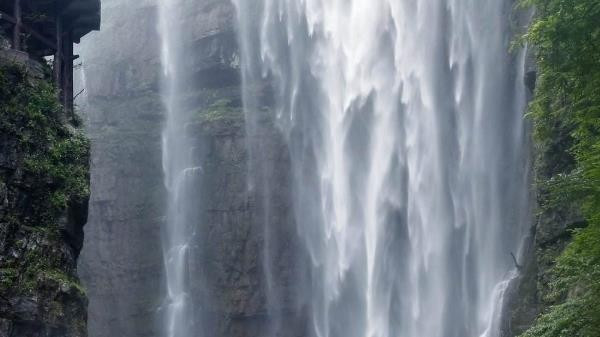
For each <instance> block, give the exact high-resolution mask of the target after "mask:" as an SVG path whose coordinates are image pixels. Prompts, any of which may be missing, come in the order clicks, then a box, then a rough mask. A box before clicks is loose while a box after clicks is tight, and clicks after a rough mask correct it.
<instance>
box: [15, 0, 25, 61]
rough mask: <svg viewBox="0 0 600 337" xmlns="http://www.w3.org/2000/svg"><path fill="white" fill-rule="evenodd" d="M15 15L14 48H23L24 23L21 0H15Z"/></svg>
mask: <svg viewBox="0 0 600 337" xmlns="http://www.w3.org/2000/svg"><path fill="white" fill-rule="evenodd" d="M14 16H15V27H14V30H13V49H15V50H21V25H22V24H23V22H22V21H23V20H22V17H21V0H15V7H14Z"/></svg>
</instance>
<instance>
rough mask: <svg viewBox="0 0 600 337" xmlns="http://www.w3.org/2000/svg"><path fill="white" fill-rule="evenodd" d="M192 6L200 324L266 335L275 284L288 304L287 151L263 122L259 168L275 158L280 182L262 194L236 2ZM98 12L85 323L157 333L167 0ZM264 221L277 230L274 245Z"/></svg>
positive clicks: (88, 100) (113, 5)
mask: <svg viewBox="0 0 600 337" xmlns="http://www.w3.org/2000/svg"><path fill="white" fill-rule="evenodd" d="M184 6H186V7H185V10H183V11H182V12H183V13H185V17H184V18H182V24H183V25H184V27H186V30H185V32H184V34H183V35H184V36H182V37H181V42H182V43H183V44H185V48H184V49H185V50H186V51H187V52H186V55H185V58H184V60H185V65H184V66H185V68H186V70H188V71H187V76H189V78H187V81H189V83H190V85H189V86H188V87H187V89H186V91H185V92H181V93H180V96H181V97H180V99H182V100H183V101H184V102H185V105H186V106H187V107H188V108H189V109H190V110H193V111H197V112H198V114H197V119H196V120H194V121H190V124H189V126H188V128H186V133H187V135H188V136H189V137H191V138H193V139H194V142H196V143H197V146H196V148H195V149H194V150H193V154H194V156H195V157H196V159H197V161H198V165H200V166H202V167H203V173H202V175H201V179H199V180H198V183H197V185H194V186H191V187H190V188H192V189H194V190H196V192H197V193H195V194H197V195H199V196H201V197H199V198H198V200H197V203H198V210H199V213H198V214H199V215H198V221H197V223H196V224H194V226H196V229H197V230H196V235H195V237H194V240H193V243H194V244H193V246H192V247H191V253H192V255H191V258H190V261H189V270H190V278H191V282H190V294H191V296H192V298H193V299H194V304H195V305H194V307H195V308H197V315H196V316H197V318H198V319H197V322H195V323H196V326H197V329H198V330H199V331H202V332H204V333H205V335H207V336H215V337H220V336H223V337H237V336H239V337H244V336H263V335H266V333H267V332H268V330H269V329H271V328H270V318H269V316H270V315H272V314H273V313H272V312H267V303H268V302H269V301H271V300H270V299H269V298H268V296H267V292H266V287H267V284H273V283H274V284H276V287H277V288H278V290H279V293H280V294H282V297H283V298H284V299H283V300H281V303H283V304H281V305H280V306H279V307H278V308H277V309H276V310H277V311H281V312H284V311H287V310H291V309H289V308H288V307H290V306H291V303H289V302H287V301H286V300H285V293H288V292H289V291H291V289H290V287H289V284H290V282H289V279H290V277H291V276H290V275H291V272H290V271H291V268H293V267H292V266H293V263H291V261H292V259H293V257H292V256H291V255H290V252H291V251H292V250H291V249H290V245H291V244H292V243H291V241H292V239H291V237H292V236H293V231H294V229H293V228H294V227H293V223H292V221H291V210H290V205H289V196H288V195H287V194H288V193H289V186H288V181H289V179H288V177H287V174H289V171H290V170H289V159H288V157H287V148H286V146H285V145H284V142H283V141H282V140H281V138H280V137H281V136H280V135H279V133H278V131H277V130H276V128H275V127H274V126H273V125H272V123H270V122H268V120H267V119H265V121H264V123H263V124H261V126H260V127H259V129H260V131H259V132H257V133H256V134H255V137H259V138H261V139H262V141H261V142H260V143H261V144H263V146H262V147H261V149H260V156H261V157H260V161H261V162H262V164H261V165H265V166H268V167H270V168H271V171H270V172H272V173H273V174H272V175H270V176H269V177H268V179H270V180H271V181H272V183H273V184H276V186H278V188H277V189H275V192H273V193H272V194H269V195H266V194H265V193H266V192H265V191H261V190H259V189H254V188H252V187H251V186H250V187H249V184H248V182H249V181H250V180H251V179H249V175H250V176H254V175H256V172H257V171H258V168H257V167H255V165H251V163H250V162H249V156H248V148H247V142H246V127H245V125H244V116H243V113H242V107H241V104H242V103H241V102H242V100H241V89H240V74H239V56H238V53H237V40H236V39H237V38H236V34H235V31H234V28H235V24H234V19H235V17H234V15H235V13H234V8H233V5H232V4H231V3H229V2H228V1H223V0H201V1H184ZM102 15H103V27H102V30H101V31H100V32H98V33H93V34H91V35H90V36H89V37H87V38H86V39H84V41H83V43H82V45H81V49H80V51H79V53H80V54H81V55H82V62H83V66H82V70H83V73H81V74H80V75H81V76H82V80H84V86H85V89H86V91H85V93H84V94H83V95H82V97H81V98H80V99H79V100H78V102H77V103H78V104H79V105H80V107H81V109H82V110H83V111H84V112H85V113H86V123H87V127H88V130H89V135H90V137H91V139H92V172H91V180H92V195H91V202H90V216H89V222H88V224H87V226H86V241H85V244H84V249H83V253H82V256H81V260H80V264H79V268H80V274H81V277H82V280H83V282H84V284H85V286H86V288H87V289H88V296H89V298H90V305H89V330H88V331H89V336H90V337H113V336H126V337H137V336H140V337H141V336H144V337H151V336H160V335H161V331H162V330H161V329H162V328H161V321H162V319H163V316H164V312H163V311H162V308H163V307H162V304H163V300H164V298H165V295H164V292H165V284H164V268H163V259H162V250H161V249H162V248H161V242H160V236H161V228H162V226H164V223H163V222H164V211H165V205H166V200H165V197H166V193H165V190H164V185H163V175H162V164H161V131H162V122H163V118H164V111H163V106H162V103H161V97H160V93H159V89H160V85H161V65H160V38H159V36H158V33H157V27H156V25H157V8H156V6H155V4H154V3H153V2H152V1H141V2H137V1H136V2H132V1H124V0H121V1H119V0H106V1H105V2H103V14H102ZM83 76H84V77H83ZM261 172H262V171H261ZM262 179H264V178H262ZM261 185H262V184H257V186H261ZM269 193H270V192H269ZM266 199H269V200H271V199H273V200H275V202H270V203H268V204H270V205H274V207H273V208H274V209H271V210H269V211H267V210H266V209H265V205H266V204H267V203H266V202H265V200H266ZM267 224H269V226H268V227H267ZM267 228H275V229H273V230H272V231H277V232H280V233H277V238H279V242H278V243H277V244H274V243H271V244H270V245H269V248H267V247H266V246H267V244H266V238H267V236H268V235H269V231H267ZM271 234H272V233H271ZM287 238H289V239H287ZM271 256H274V257H276V258H270V257H271ZM266 260H268V261H269V262H268V263H265V261H266ZM265 265H269V266H270V268H269V271H268V272H267V271H266V270H265V269H264V266H265ZM265 275H269V276H268V278H269V280H266V278H267V276H265ZM201 308H203V309H201Z"/></svg>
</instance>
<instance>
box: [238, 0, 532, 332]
mask: <svg viewBox="0 0 600 337" xmlns="http://www.w3.org/2000/svg"><path fill="white" fill-rule="evenodd" d="M235 2H236V7H237V11H238V19H239V32H240V45H241V51H242V52H241V53H242V72H243V82H244V96H245V111H246V119H247V124H248V132H249V137H248V139H249V141H250V142H252V141H253V140H254V139H256V138H257V137H253V135H252V133H253V132H255V129H256V125H257V123H259V121H258V120H259V119H261V118H263V115H264V113H267V114H270V115H271V116H273V118H275V120H276V122H277V124H278V126H279V127H280V128H281V130H282V131H283V133H284V135H285V137H286V141H287V146H288V149H289V151H290V155H291V160H292V169H293V177H294V181H293V189H294V197H293V204H294V214H295V222H296V226H297V233H298V237H299V240H300V241H301V242H302V243H303V244H302V247H303V248H304V250H305V254H304V255H303V256H305V258H304V259H305V261H303V262H300V265H304V266H306V267H305V270H304V271H305V272H303V273H301V275H298V278H297V280H298V281H297V283H298V284H297V289H298V291H297V293H295V294H294V296H295V302H296V305H297V308H300V309H299V310H304V311H305V312H306V319H307V322H306V327H307V331H308V334H307V335H308V336H315V337H388V336H389V337H391V336H398V337H496V336H499V330H500V329H499V325H500V321H499V320H500V319H501V310H502V303H503V300H504V293H505V291H506V289H507V287H508V284H509V282H510V281H511V279H512V278H514V277H515V276H516V275H517V270H516V266H515V264H514V262H513V260H512V258H511V253H513V254H515V255H516V256H519V255H520V250H521V248H522V247H521V246H522V242H523V238H524V237H525V236H526V234H527V230H528V225H527V224H528V222H529V206H528V182H529V181H528V165H529V163H528V150H527V149H528V145H527V138H526V137H525V134H526V133H525V128H526V126H525V125H524V122H523V117H522V115H523V110H524V106H525V103H526V102H525V101H526V97H525V96H526V95H525V92H526V89H525V88H524V85H523V80H522V79H523V69H524V61H525V56H524V52H523V51H517V52H512V53H511V52H509V45H510V42H511V40H512V38H513V32H511V27H510V23H511V13H512V1H509V0H416V1H414V0H303V1H299V0H256V1H248V0H237V1H235ZM256 147H257V146H256V145H254V146H253V145H252V144H250V148H256ZM267 188H268V187H267ZM267 239H268V240H277V238H267ZM267 245H268V243H267ZM300 258H301V259H302V258H303V257H300ZM267 272H268V269H267ZM267 279H269V278H268V277H267ZM267 295H268V296H269V294H267ZM270 295H271V298H270V299H268V302H269V303H275V302H277V301H278V300H279V299H278V298H279V297H280V295H279V294H270ZM269 306H270V307H279V306H277V305H271V304H269ZM271 316H272V317H275V318H274V319H273V322H271V325H272V329H271V334H272V335H273V336H277V335H280V334H281V332H282V331H284V330H285V329H286V324H282V322H281V320H282V319H283V320H284V319H285V317H283V318H281V317H280V316H282V315H277V314H276V313H274V312H273V313H272V315H271Z"/></svg>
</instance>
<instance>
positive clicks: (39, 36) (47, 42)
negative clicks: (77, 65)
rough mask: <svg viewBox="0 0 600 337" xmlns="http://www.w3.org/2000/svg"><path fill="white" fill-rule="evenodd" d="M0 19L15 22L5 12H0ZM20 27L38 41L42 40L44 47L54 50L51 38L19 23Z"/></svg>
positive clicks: (15, 21) (54, 46) (14, 23)
mask: <svg viewBox="0 0 600 337" xmlns="http://www.w3.org/2000/svg"><path fill="white" fill-rule="evenodd" d="M0 20H4V21H7V22H10V23H12V24H13V25H16V24H17V20H16V19H15V18H14V17H12V16H10V15H8V14H6V13H2V12H0ZM20 27H21V29H23V30H25V31H26V32H27V33H29V34H31V36H33V37H35V38H36V39H38V40H39V41H40V42H42V43H43V44H45V45H46V47H48V48H50V49H52V50H56V44H55V43H53V42H52V40H50V39H49V38H47V37H45V36H43V35H42V34H40V33H38V32H36V31H35V30H34V29H33V28H31V27H29V26H27V25H25V24H23V23H21V25H20Z"/></svg>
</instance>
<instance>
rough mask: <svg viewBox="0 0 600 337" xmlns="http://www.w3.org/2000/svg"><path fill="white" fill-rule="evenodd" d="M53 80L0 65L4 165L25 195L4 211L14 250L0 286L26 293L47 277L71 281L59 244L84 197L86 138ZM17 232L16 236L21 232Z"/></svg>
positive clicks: (0, 273)
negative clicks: (69, 215) (72, 209)
mask: <svg viewBox="0 0 600 337" xmlns="http://www.w3.org/2000/svg"><path fill="white" fill-rule="evenodd" d="M56 96H57V95H56V91H55V89H54V87H53V86H52V85H51V84H50V83H49V81H46V80H42V79H34V78H32V77H31V76H28V74H27V72H26V70H25V69H23V68H21V67H20V66H17V65H13V66H2V67H0V102H2V103H1V104H0V135H1V137H2V138H0V141H1V142H3V144H5V145H6V148H5V149H3V151H5V152H7V153H11V152H12V153H13V154H14V155H12V156H10V155H9V156H8V157H7V158H10V161H11V162H12V163H11V164H10V165H12V166H13V167H14V169H15V170H14V172H12V171H10V170H9V171H2V170H0V177H2V178H3V181H5V182H7V184H8V185H7V186H8V188H9V189H10V190H11V191H12V193H13V195H18V196H19V198H26V202H25V203H20V204H15V205H14V206H11V207H9V209H8V210H7V211H6V212H5V213H4V214H1V213H0V216H1V218H0V222H1V223H2V225H3V226H6V230H7V231H9V232H10V233H15V234H14V235H15V238H14V239H13V240H11V238H10V237H7V238H6V240H10V241H7V242H5V243H4V244H6V245H9V247H12V249H13V251H14V252H16V254H17V255H15V256H11V257H7V260H5V261H3V266H2V268H0V291H2V292H17V293H29V292H32V291H34V290H36V289H38V288H39V287H42V286H43V285H44V284H48V282H52V281H55V282H58V283H59V284H61V285H63V286H65V285H72V286H74V287H75V288H76V289H78V290H81V291H82V289H81V288H80V286H79V285H78V282H77V280H76V279H75V278H74V277H72V276H70V275H69V274H68V273H69V272H68V271H66V270H65V268H66V266H68V265H69V264H68V261H69V256H68V255H65V253H64V252H63V250H61V247H63V246H64V242H62V238H63V233H62V232H61V228H60V227H61V225H60V222H61V217H63V216H64V214H65V212H66V209H67V207H69V206H71V205H81V204H83V203H85V202H87V198H88V195H89V177H88V161H89V142H88V140H87V139H86V138H85V137H84V136H83V135H82V134H81V133H80V132H79V131H78V130H76V129H75V128H73V127H72V126H70V125H68V124H67V123H65V121H64V120H63V119H64V116H62V108H61V106H60V104H59V103H58V100H57V99H56ZM17 238H18V240H17Z"/></svg>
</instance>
